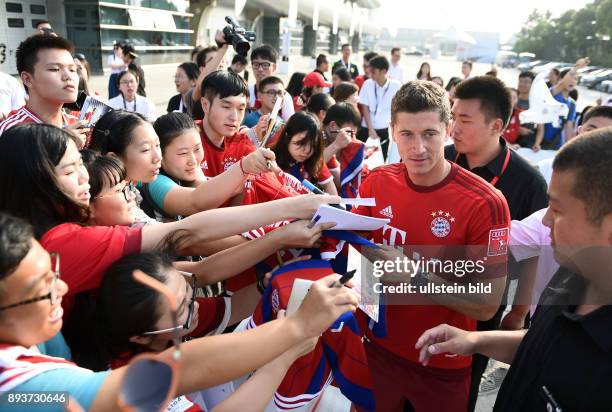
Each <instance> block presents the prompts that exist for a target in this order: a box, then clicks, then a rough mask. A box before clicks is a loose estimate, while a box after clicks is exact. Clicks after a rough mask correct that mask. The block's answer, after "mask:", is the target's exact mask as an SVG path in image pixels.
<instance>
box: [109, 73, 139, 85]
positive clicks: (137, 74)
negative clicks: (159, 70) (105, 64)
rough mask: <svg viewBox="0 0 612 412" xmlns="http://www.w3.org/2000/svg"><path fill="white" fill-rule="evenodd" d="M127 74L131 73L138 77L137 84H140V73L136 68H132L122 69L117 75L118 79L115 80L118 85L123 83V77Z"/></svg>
mask: <svg viewBox="0 0 612 412" xmlns="http://www.w3.org/2000/svg"><path fill="white" fill-rule="evenodd" d="M126 74H131V75H132V76H134V77H135V78H136V84H138V82H139V81H140V75H139V73H138V72H136V71H135V70H131V69H127V70H124V71H122V72H121V73H119V75H118V76H117V79H116V80H115V82H116V83H117V87H119V86H120V84H121V79H122V78H123V76H125V75H126Z"/></svg>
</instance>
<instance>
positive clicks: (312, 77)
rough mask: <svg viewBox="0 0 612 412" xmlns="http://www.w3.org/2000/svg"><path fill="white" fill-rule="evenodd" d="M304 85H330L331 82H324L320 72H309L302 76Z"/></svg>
mask: <svg viewBox="0 0 612 412" xmlns="http://www.w3.org/2000/svg"><path fill="white" fill-rule="evenodd" d="M303 84H304V87H331V85H332V84H331V82H326V81H325V78H324V77H323V76H322V75H321V73H317V72H310V73H308V74H307V75H306V76H304V80H303Z"/></svg>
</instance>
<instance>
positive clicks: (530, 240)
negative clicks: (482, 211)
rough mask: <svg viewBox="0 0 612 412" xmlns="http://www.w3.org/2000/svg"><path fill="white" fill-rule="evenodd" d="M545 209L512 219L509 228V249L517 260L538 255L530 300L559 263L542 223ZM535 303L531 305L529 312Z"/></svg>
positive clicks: (540, 292) (547, 229)
mask: <svg viewBox="0 0 612 412" xmlns="http://www.w3.org/2000/svg"><path fill="white" fill-rule="evenodd" d="M547 210H548V208H546V209H541V210H538V211H537V212H534V213H532V214H531V215H529V216H527V217H526V218H525V219H523V220H513V221H512V224H511V226H510V227H511V229H510V250H511V251H512V255H513V256H514V258H515V259H516V261H517V262H520V261H522V260H525V259H529V258H532V257H535V256H539V259H538V267H537V272H536V279H535V282H534V284H533V297H532V302H537V301H538V300H539V299H540V295H541V294H542V292H543V291H544V289H546V285H548V282H550V279H551V278H552V277H553V275H554V274H555V272H557V270H558V269H559V264H558V263H557V261H556V260H555V256H554V252H553V248H552V246H551V240H550V229H549V228H548V227H546V226H544V224H543V223H542V218H543V217H544V215H545V214H546V211H547ZM536 306H537V305H536V304H535V303H534V304H533V305H531V314H532V315H533V313H534V312H535V309H536Z"/></svg>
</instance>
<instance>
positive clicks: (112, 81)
mask: <svg viewBox="0 0 612 412" xmlns="http://www.w3.org/2000/svg"><path fill="white" fill-rule="evenodd" d="M106 65H107V66H108V67H109V69H110V70H111V75H110V78H109V79H108V98H109V99H112V98H113V97H115V96H118V95H119V87H118V86H117V76H119V73H121V72H122V71H124V70H126V68H127V66H126V65H125V62H124V61H123V49H122V48H121V44H119V43H115V44H113V54H109V55H108V58H107V59H106Z"/></svg>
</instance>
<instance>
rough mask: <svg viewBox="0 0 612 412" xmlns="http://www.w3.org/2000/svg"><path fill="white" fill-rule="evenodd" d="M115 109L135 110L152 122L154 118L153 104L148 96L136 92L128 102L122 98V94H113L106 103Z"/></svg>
mask: <svg viewBox="0 0 612 412" xmlns="http://www.w3.org/2000/svg"><path fill="white" fill-rule="evenodd" d="M107 104H108V105H109V106H110V107H112V108H113V109H115V110H127V111H128V112H137V113H140V114H141V115H143V116H144V117H146V118H147V120H148V121H150V122H152V121H154V120H155V119H156V116H155V104H154V103H153V102H152V101H151V99H149V98H148V97H144V96H141V95H139V94H137V95H136V96H135V98H134V100H133V101H131V102H128V101H127V100H124V99H123V96H122V95H121V94H120V95H119V96H115V97H113V98H112V99H110V100H109V101H108V103H107Z"/></svg>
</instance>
